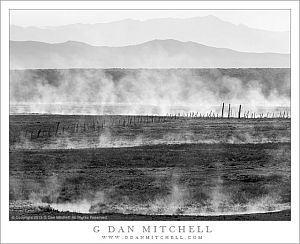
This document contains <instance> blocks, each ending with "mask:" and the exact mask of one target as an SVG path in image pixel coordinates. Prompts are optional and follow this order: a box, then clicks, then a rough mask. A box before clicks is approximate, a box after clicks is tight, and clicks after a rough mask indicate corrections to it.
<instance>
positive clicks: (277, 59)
mask: <svg viewBox="0 0 300 244" xmlns="http://www.w3.org/2000/svg"><path fill="white" fill-rule="evenodd" d="M10 55H11V56H10V57H11V58H10V60H11V63H10V65H11V69H25V68H26V69H38V68H45V69H46V68H55V69H59V68H230V67H231V68H242V67H249V68H251V67H258V68H263V67H273V68H277V67H282V68H284V67H289V55H288V54H274V53H243V52H237V51H234V50H230V49H225V48H214V47H208V46H205V45H201V44H198V43H194V42H179V41H176V40H153V41H149V42H146V43H142V44H139V45H132V46H125V47H97V46H91V45H88V44H85V43H80V42H74V41H68V42H65V43H59V44H48V43H42V42H33V41H25V42H15V41H11V42H10Z"/></svg>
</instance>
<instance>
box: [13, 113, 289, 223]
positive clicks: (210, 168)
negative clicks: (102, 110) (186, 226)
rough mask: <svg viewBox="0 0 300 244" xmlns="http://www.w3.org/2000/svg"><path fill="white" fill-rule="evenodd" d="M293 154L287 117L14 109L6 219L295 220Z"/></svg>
mask: <svg viewBox="0 0 300 244" xmlns="http://www.w3.org/2000/svg"><path fill="white" fill-rule="evenodd" d="M290 155H291V145H290V119H212V118H210V119H209V118H178V117H177V118H174V117H172V118H171V117H165V116H164V117H163V116H161V117H158V116H153V117H152V116H78V115H77V116H75V115H74V116H71V115H65V116H63V115H11V116H10V159H9V161H10V162H9V165H10V219H11V220H17V219H21V220H22V219H23V220H31V219H32V218H34V217H33V216H38V217H36V218H40V220H56V219H55V218H56V217H57V216H58V220H60V219H59V216H63V218H65V220H72V219H68V218H72V216H75V217H74V218H77V219H76V220H84V219H87V218H89V219H91V220H93V218H98V219H99V220H101V219H103V220H154V219H155V220H196V219H198V220H202V219H203V220H290V210H289V209H290V201H291V192H290V187H291V186H290V177H291V174H290V169H291V167H290V166H291V158H290ZM68 216H71V217H68ZM30 218H31V219H30ZM61 218H62V217H61ZM33 220H37V219H33Z"/></svg>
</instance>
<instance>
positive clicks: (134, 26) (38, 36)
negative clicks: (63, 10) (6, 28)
mask: <svg viewBox="0 0 300 244" xmlns="http://www.w3.org/2000/svg"><path fill="white" fill-rule="evenodd" d="M10 36H11V40H14V41H40V42H47V43H61V42H66V41H69V40H72V41H79V42H84V43H88V44H90V45H96V46H125V45H137V44H140V43H143V42H147V41H150V40H154V39H175V40H179V41H193V42H197V43H202V44H205V45H208V46H213V47H223V48H230V49H234V50H238V51H243V52H276V53H289V48H290V47H289V44H290V33H289V32H288V31H286V32H273V31H266V30H258V29H253V28H249V27H247V26H245V25H235V24H232V23H230V22H226V21H222V20H221V19H219V18H217V17H214V16H212V15H209V16H205V17H194V18H188V19H178V18H163V19H151V20H146V21H139V20H132V19H125V20H121V21H115V22H110V23H98V24H72V25H64V26H58V27H45V28H39V27H26V28H24V27H19V26H14V25H12V26H11V29H10Z"/></svg>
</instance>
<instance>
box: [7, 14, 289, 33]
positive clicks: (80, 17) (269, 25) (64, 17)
mask: <svg viewBox="0 0 300 244" xmlns="http://www.w3.org/2000/svg"><path fill="white" fill-rule="evenodd" d="M209 14H212V15H214V16H216V17H218V18H220V19H222V20H225V21H229V22H231V23H234V24H237V25H238V24H243V25H247V26H249V27H252V28H257V29H264V30H271V31H288V30H289V28H290V16H289V14H290V12H289V10H227V11H224V10H217V11H216V10H214V11H211V10H172V11H170V10H168V11H165V10H155V11H150V10H134V11H133V10H126V11H125V10H118V11H116V10H114V11H111V10H11V12H10V21H11V24H14V25H19V26H25V27H28V26H40V27H42V26H59V25H67V24H75V23H83V24H94V23H103V22H112V21H118V20H122V19H128V18H130V19H136V20H147V19H153V18H169V17H172V18H190V17H196V16H205V15H209Z"/></svg>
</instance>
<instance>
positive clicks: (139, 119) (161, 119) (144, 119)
mask: <svg viewBox="0 0 300 244" xmlns="http://www.w3.org/2000/svg"><path fill="white" fill-rule="evenodd" d="M241 114H242V105H241V104H240V105H239V109H238V112H237V114H236V115H237V118H238V119H241V118H242V117H241ZM226 117H227V118H228V119H230V118H233V115H232V108H231V105H230V104H228V112H227V116H226ZM226 117H225V104H224V103H222V109H221V115H220V116H219V115H218V114H215V113H214V112H213V111H210V113H207V114H206V115H205V114H201V113H199V112H188V113H186V114H185V113H177V114H171V113H170V114H167V115H166V116H154V115H146V116H127V117H126V118H125V119H122V118H118V119H115V120H112V121H111V120H108V122H107V121H106V120H105V119H104V120H102V123H100V122H99V121H98V120H96V123H95V120H93V123H92V126H91V125H90V124H86V123H84V124H83V126H82V125H80V123H76V124H75V125H74V133H76V132H80V128H82V129H83V131H84V132H86V131H88V130H89V128H93V131H100V130H101V129H102V128H105V127H109V126H110V125H111V126H114V125H116V126H117V125H118V126H120V127H126V126H132V125H134V126H136V125H137V124H144V123H165V122H168V121H170V120H177V119H182V118H194V119H196V118H221V119H223V118H226ZM235 118H236V117H235ZM243 118H246V119H249V118H251V119H257V118H284V119H287V118H289V114H288V112H286V111H283V112H279V116H278V117H276V115H275V113H269V112H268V113H267V114H265V116H264V114H263V113H260V114H256V113H255V112H253V113H251V116H250V111H245V112H244V117H243ZM52 128H53V127H52ZM54 128H55V131H53V130H52V129H51V127H49V128H48V130H42V129H38V130H37V131H36V133H34V132H33V131H30V132H28V131H27V130H26V132H25V137H27V135H28V134H30V138H31V139H33V138H34V137H35V138H39V137H44V136H45V133H46V134H47V136H48V137H51V136H53V135H55V136H57V135H58V134H59V129H60V128H61V132H60V133H62V134H64V133H65V131H67V130H69V128H70V126H67V127H65V126H61V123H60V122H57V123H56V126H55V127H54ZM34 135H35V136H34Z"/></svg>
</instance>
